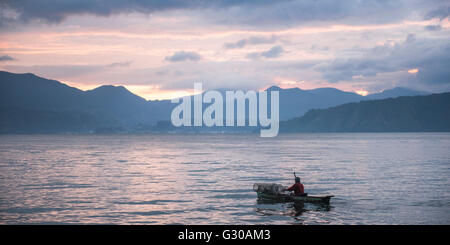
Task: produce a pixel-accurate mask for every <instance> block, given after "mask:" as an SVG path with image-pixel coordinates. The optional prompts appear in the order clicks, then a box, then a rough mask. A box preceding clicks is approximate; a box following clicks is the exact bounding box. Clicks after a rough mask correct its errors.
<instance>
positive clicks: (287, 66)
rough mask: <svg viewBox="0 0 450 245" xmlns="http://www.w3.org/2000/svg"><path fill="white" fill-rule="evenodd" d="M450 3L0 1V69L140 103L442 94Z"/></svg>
mask: <svg viewBox="0 0 450 245" xmlns="http://www.w3.org/2000/svg"><path fill="white" fill-rule="evenodd" d="M449 12H450V1H439V0H428V1H419V0H392V1H389V0H366V1H360V0H346V1H330V0H320V1H318V0H302V1H297V0H287V1H284V0H279V1H268V0H248V1H245V0H239V1H238V0H230V1H225V0H210V1H207V0H200V1H196V0H193V1H185V0H165V1H143V0H132V1H120V0H97V1H88V0H41V1H32V0H0V70H4V71H8V72H14V73H28V72H31V73H34V74H36V75H39V76H42V77H45V78H50V79H55V80H58V81H61V82H63V83H66V84H68V85H70V86H74V87H77V88H80V89H83V90H88V89H93V88H95V87H98V86H101V85H105V84H111V85H123V86H125V87H126V88H127V89H128V90H130V91H132V92H133V93H135V94H137V95H139V96H142V97H144V98H146V99H150V100H155V99H168V98H173V97H178V96H180V95H184V94H185V93H192V91H193V84H194V83H195V82H202V83H203V87H204V88H206V89H224V88H229V89H253V90H262V89H265V88H267V87H270V86H272V85H277V86H280V87H282V88H290V87H299V88H301V89H313V88H319V87H334V88H338V89H341V90H345V91H351V92H357V93H360V94H362V95H365V94H368V93H369V94H370V93H375V92H380V91H382V90H385V89H390V88H394V87H406V88H410V89H415V90H422V91H428V92H447V91H450V69H449V67H450V17H449Z"/></svg>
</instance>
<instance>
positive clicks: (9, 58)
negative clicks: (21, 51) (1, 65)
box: [0, 55, 16, 61]
mask: <svg viewBox="0 0 450 245" xmlns="http://www.w3.org/2000/svg"><path fill="white" fill-rule="evenodd" d="M11 60H16V59H14V58H13V57H11V56H9V55H2V56H0V61H11Z"/></svg>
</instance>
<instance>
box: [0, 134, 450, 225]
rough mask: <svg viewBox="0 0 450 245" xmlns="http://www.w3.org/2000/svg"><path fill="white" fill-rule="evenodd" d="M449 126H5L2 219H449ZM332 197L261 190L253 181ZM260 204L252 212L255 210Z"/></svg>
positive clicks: (0, 159)
mask: <svg viewBox="0 0 450 245" xmlns="http://www.w3.org/2000/svg"><path fill="white" fill-rule="evenodd" d="M449 146H450V134H409V133H405V134H299V135H280V136H278V137H275V138H270V139H268V138H260V137H259V136H258V135H110V136H106V135H105V136H98V135H91V136H88V135H72V136H64V135H0V224H43V223H65V224H78V223H81V224H292V223H294V224H450V205H449V203H450V192H449V188H448V186H450V179H449V178H448V176H450V168H449V166H450V151H448V149H449ZM293 171H298V172H299V175H301V177H302V180H303V181H302V182H303V183H304V185H305V189H306V190H307V192H308V193H311V194H312V193H314V194H317V195H335V196H336V197H337V198H333V199H332V200H331V203H330V204H331V205H332V206H327V205H317V204H310V203H305V204H303V205H296V204H294V203H273V202H260V201H256V194H255V192H254V191H253V190H252V186H253V184H254V183H255V182H266V183H280V184H283V185H289V184H291V182H292V172H293ZM255 211H256V212H255Z"/></svg>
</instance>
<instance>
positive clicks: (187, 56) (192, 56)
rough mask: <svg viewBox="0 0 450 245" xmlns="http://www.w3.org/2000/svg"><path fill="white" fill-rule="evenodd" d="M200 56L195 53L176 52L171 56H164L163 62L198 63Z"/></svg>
mask: <svg viewBox="0 0 450 245" xmlns="http://www.w3.org/2000/svg"><path fill="white" fill-rule="evenodd" d="M201 59H202V56H201V55H199V54H198V53H196V52H187V51H178V52H175V53H174V54H173V55H170V56H166V58H165V60H166V61H170V62H181V61H188V60H190V61H199V60H201Z"/></svg>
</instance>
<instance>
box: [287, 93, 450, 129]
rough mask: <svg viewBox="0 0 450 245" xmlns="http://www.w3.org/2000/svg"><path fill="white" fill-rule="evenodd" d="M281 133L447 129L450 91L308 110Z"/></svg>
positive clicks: (289, 123) (449, 120) (449, 116)
mask: <svg viewBox="0 0 450 245" xmlns="http://www.w3.org/2000/svg"><path fill="white" fill-rule="evenodd" d="M280 131H281V132H450V93H442V94H433V95H427V96H405V97H398V98H395V99H392V98H391V99H384V100H373V101H362V102H359V103H349V104H345V105H340V106H337V107H333V108H328V109H321V110H317V109H314V110H310V111H308V112H307V113H306V114H305V115H304V116H302V117H299V118H295V119H291V120H288V121H284V122H281V124H280Z"/></svg>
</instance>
